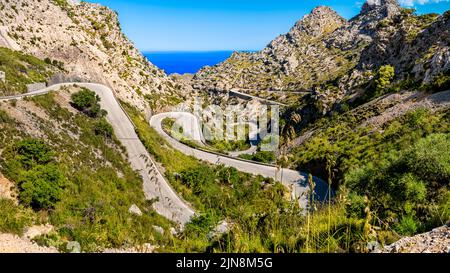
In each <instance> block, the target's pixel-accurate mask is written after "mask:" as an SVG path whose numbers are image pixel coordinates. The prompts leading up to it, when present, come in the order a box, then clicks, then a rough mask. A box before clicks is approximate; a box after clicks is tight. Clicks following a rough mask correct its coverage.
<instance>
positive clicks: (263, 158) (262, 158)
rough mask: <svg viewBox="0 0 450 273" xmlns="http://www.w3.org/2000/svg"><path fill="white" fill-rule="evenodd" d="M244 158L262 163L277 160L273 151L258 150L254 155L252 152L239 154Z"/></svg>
mask: <svg viewBox="0 0 450 273" xmlns="http://www.w3.org/2000/svg"><path fill="white" fill-rule="evenodd" d="M239 157H240V158H242V159H246V160H252V161H256V162H262V163H267V164H270V163H274V162H275V161H276V157H275V154H274V153H273V152H266V151H258V152H256V153H255V154H253V155H250V154H244V155H240V156H239Z"/></svg>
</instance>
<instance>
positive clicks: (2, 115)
mask: <svg viewBox="0 0 450 273" xmlns="http://www.w3.org/2000/svg"><path fill="white" fill-rule="evenodd" d="M11 121H12V119H11V118H10V117H9V115H8V113H6V112H5V111H3V110H0V123H9V122H11Z"/></svg>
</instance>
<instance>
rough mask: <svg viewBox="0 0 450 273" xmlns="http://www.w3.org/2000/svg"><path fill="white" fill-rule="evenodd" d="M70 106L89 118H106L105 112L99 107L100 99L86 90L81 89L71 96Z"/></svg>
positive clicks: (92, 92)
mask: <svg viewBox="0 0 450 273" xmlns="http://www.w3.org/2000/svg"><path fill="white" fill-rule="evenodd" d="M71 99H72V106H73V107H75V108H76V109H78V110H79V111H82V112H83V113H85V114H86V115H88V116H89V117H91V118H97V117H103V116H106V114H107V113H106V111H104V110H102V109H101V107H100V104H99V102H100V97H99V96H97V95H96V94H95V92H94V91H91V90H89V89H86V88H82V89H81V91H79V92H77V93H74V94H72V96H71Z"/></svg>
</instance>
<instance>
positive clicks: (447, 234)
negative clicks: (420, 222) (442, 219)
mask: <svg viewBox="0 0 450 273" xmlns="http://www.w3.org/2000/svg"><path fill="white" fill-rule="evenodd" d="M376 252H378V253H447V254H449V253H450V227H449V226H448V225H447V226H443V227H440V228H436V229H434V230H432V231H431V232H428V233H424V234H420V235H417V236H415V237H407V238H403V239H401V240H400V241H398V242H396V243H394V244H392V245H390V246H387V247H385V248H384V249H382V250H379V251H376Z"/></svg>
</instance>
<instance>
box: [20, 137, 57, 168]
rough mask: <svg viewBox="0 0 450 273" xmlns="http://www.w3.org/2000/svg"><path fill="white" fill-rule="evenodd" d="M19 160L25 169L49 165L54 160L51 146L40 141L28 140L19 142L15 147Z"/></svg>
mask: <svg viewBox="0 0 450 273" xmlns="http://www.w3.org/2000/svg"><path fill="white" fill-rule="evenodd" d="M15 149H16V151H17V154H18V159H19V161H20V162H21V164H22V165H23V166H25V168H31V167H33V166H35V165H38V164H47V163H49V162H50V161H52V159H53V155H54V154H53V152H52V149H51V147H50V146H48V145H47V144H46V143H45V142H44V141H42V140H39V139H26V140H22V141H20V142H18V143H17V144H16V147H15Z"/></svg>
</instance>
